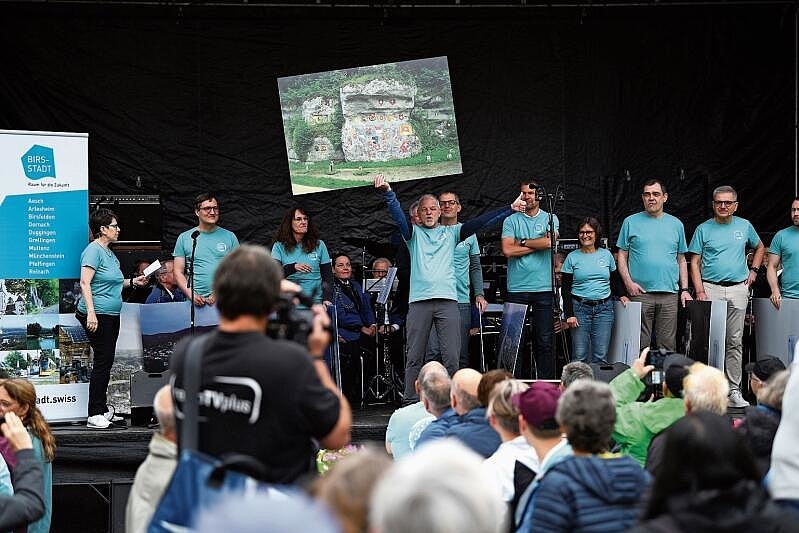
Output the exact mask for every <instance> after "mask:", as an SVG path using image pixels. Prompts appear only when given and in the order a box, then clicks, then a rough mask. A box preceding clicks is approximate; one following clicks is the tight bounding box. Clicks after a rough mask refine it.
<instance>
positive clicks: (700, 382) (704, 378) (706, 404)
mask: <svg viewBox="0 0 799 533" xmlns="http://www.w3.org/2000/svg"><path fill="white" fill-rule="evenodd" d="M729 391H730V389H729V385H727V378H726V377H725V376H724V372H722V371H721V370H719V369H718V368H713V367H712V366H708V365H706V364H704V363H694V364H692V365H691V366H690V368H689V369H688V374H687V375H686V376H685V377H684V378H683V380H682V396H683V403H684V404H685V414H686V415H690V414H693V413H699V412H708V413H715V414H717V415H726V414H727V403H728V400H727V394H728V393H729ZM680 418H682V417H680ZM677 421H679V418H678V419H677ZM677 421H675V422H674V423H672V424H671V425H670V426H669V427H667V428H666V429H664V430H663V431H661V432H660V433H658V434H657V435H655V436H654V437H653V438H652V442H650V444H649V449H648V450H647V454H646V470H647V472H649V473H650V474H652V475H653V476H656V475H657V473H658V469H660V467H661V466H660V465H661V464H662V463H663V450H664V446H665V444H666V439H667V435H668V433H669V431H670V430H671V428H672V427H673V426H674V424H675V423H676V422H677ZM775 429H776V427H775Z"/></svg>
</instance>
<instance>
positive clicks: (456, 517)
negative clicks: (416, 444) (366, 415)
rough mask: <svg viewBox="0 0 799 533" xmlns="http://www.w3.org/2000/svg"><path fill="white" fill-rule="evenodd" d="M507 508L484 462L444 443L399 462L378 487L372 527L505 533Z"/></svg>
mask: <svg viewBox="0 0 799 533" xmlns="http://www.w3.org/2000/svg"><path fill="white" fill-rule="evenodd" d="M505 505H506V504H505V502H503V501H502V497H501V495H500V493H499V489H498V487H497V486H496V484H495V483H493V482H492V481H491V480H490V478H489V476H488V472H487V471H486V470H485V469H484V467H483V458H482V457H480V456H478V455H477V454H476V453H475V452H473V451H471V450H469V449H468V448H466V447H465V446H464V445H463V444H461V443H460V442H458V441H456V440H454V439H442V440H437V441H433V442H431V443H429V444H425V445H423V446H421V447H420V448H419V449H418V450H417V451H416V452H415V453H414V454H413V455H412V456H408V457H405V458H403V459H401V460H399V461H398V462H397V463H395V464H394V465H393V466H392V468H391V469H390V470H389V471H388V472H387V473H386V475H385V476H384V477H383V478H382V479H381V480H380V481H379V482H378V483H377V486H376V487H375V490H374V492H373V493H372V501H371V512H370V521H369V522H370V526H371V529H372V530H373V531H379V532H380V533H449V532H452V531H457V532H458V533H500V532H501V531H504V530H505V524H504V522H505V515H506V510H505Z"/></svg>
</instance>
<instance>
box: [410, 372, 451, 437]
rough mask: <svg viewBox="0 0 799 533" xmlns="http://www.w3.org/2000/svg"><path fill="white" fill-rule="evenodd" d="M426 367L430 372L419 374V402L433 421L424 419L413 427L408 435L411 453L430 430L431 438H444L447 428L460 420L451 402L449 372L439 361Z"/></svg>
mask: <svg viewBox="0 0 799 533" xmlns="http://www.w3.org/2000/svg"><path fill="white" fill-rule="evenodd" d="M428 365H429V366H428ZM425 367H428V371H427V372H424V373H422V372H420V373H419V379H418V382H419V400H420V401H421V402H422V404H423V405H424V409H425V411H427V412H428V413H430V414H431V415H433V419H432V420H430V419H428V418H423V419H422V420H419V421H418V422H416V423H415V424H414V425H413V427H412V428H411V431H410V434H409V435H408V443H409V445H410V447H411V451H413V450H414V449H416V446H417V444H419V439H420V438H421V436H422V435H423V434H424V433H425V432H426V431H427V430H428V429H429V430H430V438H438V437H442V436H444V434H445V433H446V431H447V428H449V426H450V425H452V424H454V423H455V422H457V420H458V413H456V412H455V409H453V408H452V404H451V402H450V393H451V390H452V378H450V377H449V372H447V369H446V368H445V367H444V365H442V364H441V363H439V362H438V361H430V362H429V363H427V364H426V365H425ZM423 368H424V367H423Z"/></svg>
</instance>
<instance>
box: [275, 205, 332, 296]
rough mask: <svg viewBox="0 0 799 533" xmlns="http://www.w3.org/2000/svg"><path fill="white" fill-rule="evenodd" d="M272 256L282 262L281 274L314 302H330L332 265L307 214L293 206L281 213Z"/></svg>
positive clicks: (325, 248) (325, 247)
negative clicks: (281, 216) (281, 217)
mask: <svg viewBox="0 0 799 533" xmlns="http://www.w3.org/2000/svg"><path fill="white" fill-rule="evenodd" d="M274 241H275V242H274V244H273V245H272V257H274V258H275V259H277V261H278V262H279V263H280V264H281V265H283V275H284V276H285V278H286V279H288V280H289V281H293V282H294V283H297V284H298V285H299V286H300V287H302V292H303V294H305V295H306V296H308V297H310V298H312V299H313V301H314V303H321V302H322V301H324V302H325V303H327V304H329V303H330V301H331V292H332V286H333V267H332V265H331V261H330V254H329V253H328V251H327V246H325V243H324V241H322V240H321V239H320V238H319V230H318V229H317V227H316V224H314V223H313V221H312V220H311V217H310V215H308V213H307V212H306V211H305V210H304V209H303V208H301V207H292V208H291V209H289V210H288V211H286V214H285V215H283V220H282V221H281V222H280V227H278V229H277V232H276V233H275V238H274Z"/></svg>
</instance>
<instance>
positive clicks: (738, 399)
mask: <svg viewBox="0 0 799 533" xmlns="http://www.w3.org/2000/svg"><path fill="white" fill-rule="evenodd" d="M727 398H728V400H729V406H730V407H739V408H741V407H749V402H747V401H746V400H744V397H743V396H742V395H741V391H739V390H738V389H732V390H731V391H730V394H729V396H728V397H727Z"/></svg>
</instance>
